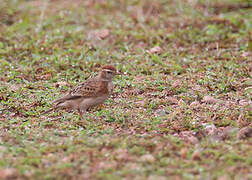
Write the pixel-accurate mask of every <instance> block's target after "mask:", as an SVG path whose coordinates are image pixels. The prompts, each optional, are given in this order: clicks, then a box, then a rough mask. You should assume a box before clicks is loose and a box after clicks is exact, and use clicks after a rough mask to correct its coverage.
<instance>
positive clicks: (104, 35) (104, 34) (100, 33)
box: [96, 29, 110, 39]
mask: <svg viewBox="0 0 252 180" xmlns="http://www.w3.org/2000/svg"><path fill="white" fill-rule="evenodd" d="M109 34H110V31H109V30H108V29H102V30H100V31H98V32H96V35H97V36H98V37H99V38H101V39H105V38H107V37H108V36H109Z"/></svg>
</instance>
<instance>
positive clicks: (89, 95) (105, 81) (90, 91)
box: [42, 65, 120, 120]
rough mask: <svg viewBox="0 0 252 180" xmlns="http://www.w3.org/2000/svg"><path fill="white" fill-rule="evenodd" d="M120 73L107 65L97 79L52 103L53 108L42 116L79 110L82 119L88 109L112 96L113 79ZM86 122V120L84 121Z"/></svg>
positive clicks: (85, 83)
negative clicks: (62, 111) (63, 110)
mask: <svg viewBox="0 0 252 180" xmlns="http://www.w3.org/2000/svg"><path fill="white" fill-rule="evenodd" d="M116 75H120V73H119V72H118V71H117V70H116V68H115V66H113V65H105V66H103V67H102V68H101V70H100V72H99V74H98V75H97V76H96V77H93V78H89V79H88V80H86V81H84V82H82V83H80V84H79V85H77V86H75V87H74V88H72V89H71V90H70V91H69V92H68V93H67V94H66V95H64V96H63V97H61V98H59V99H57V100H55V101H53V102H52V108H51V109H49V110H47V111H45V112H43V113H42V115H44V114H47V113H50V112H51V111H55V110H59V109H68V110H77V111H78V113H79V115H80V118H81V119H83V115H84V114H85V113H86V111H87V109H89V108H91V107H93V106H97V105H99V104H102V103H104V101H105V100H106V99H108V98H109V96H110V95H111V94H112V92H113V89H114V85H113V78H114V77H115V76H116ZM83 120H84V119H83Z"/></svg>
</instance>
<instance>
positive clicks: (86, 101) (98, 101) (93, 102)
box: [81, 95, 108, 109]
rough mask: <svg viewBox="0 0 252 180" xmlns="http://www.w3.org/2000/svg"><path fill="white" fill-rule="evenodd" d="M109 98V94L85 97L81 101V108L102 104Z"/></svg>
mask: <svg viewBox="0 0 252 180" xmlns="http://www.w3.org/2000/svg"><path fill="white" fill-rule="evenodd" d="M107 98H108V95H104V96H101V97H96V98H85V99H83V101H82V102H81V109H88V108H90V107H93V106H96V105H99V104H102V103H103V102H104V101H105V100H106V99H107Z"/></svg>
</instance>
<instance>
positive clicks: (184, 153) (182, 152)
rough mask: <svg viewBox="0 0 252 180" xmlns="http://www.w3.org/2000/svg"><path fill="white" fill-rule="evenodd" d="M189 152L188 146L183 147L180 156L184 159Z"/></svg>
mask: <svg viewBox="0 0 252 180" xmlns="http://www.w3.org/2000/svg"><path fill="white" fill-rule="evenodd" d="M187 152H188V149H187V148H182V149H181V150H180V156H181V157H182V158H183V159H185V158H186V156H187Z"/></svg>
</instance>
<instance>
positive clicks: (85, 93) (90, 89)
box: [69, 78, 108, 97]
mask: <svg viewBox="0 0 252 180" xmlns="http://www.w3.org/2000/svg"><path fill="white" fill-rule="evenodd" d="M107 84H108V83H107V82H104V81H101V80H99V79H96V78H93V79H90V80H87V81H85V82H83V83H81V84H79V85H78V86H76V87H75V88H73V89H72V90H71V91H70V92H69V94H70V95H71V96H73V97H76V96H80V97H96V96H98V95H99V94H100V93H106V92H105V91H108V88H107Z"/></svg>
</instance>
